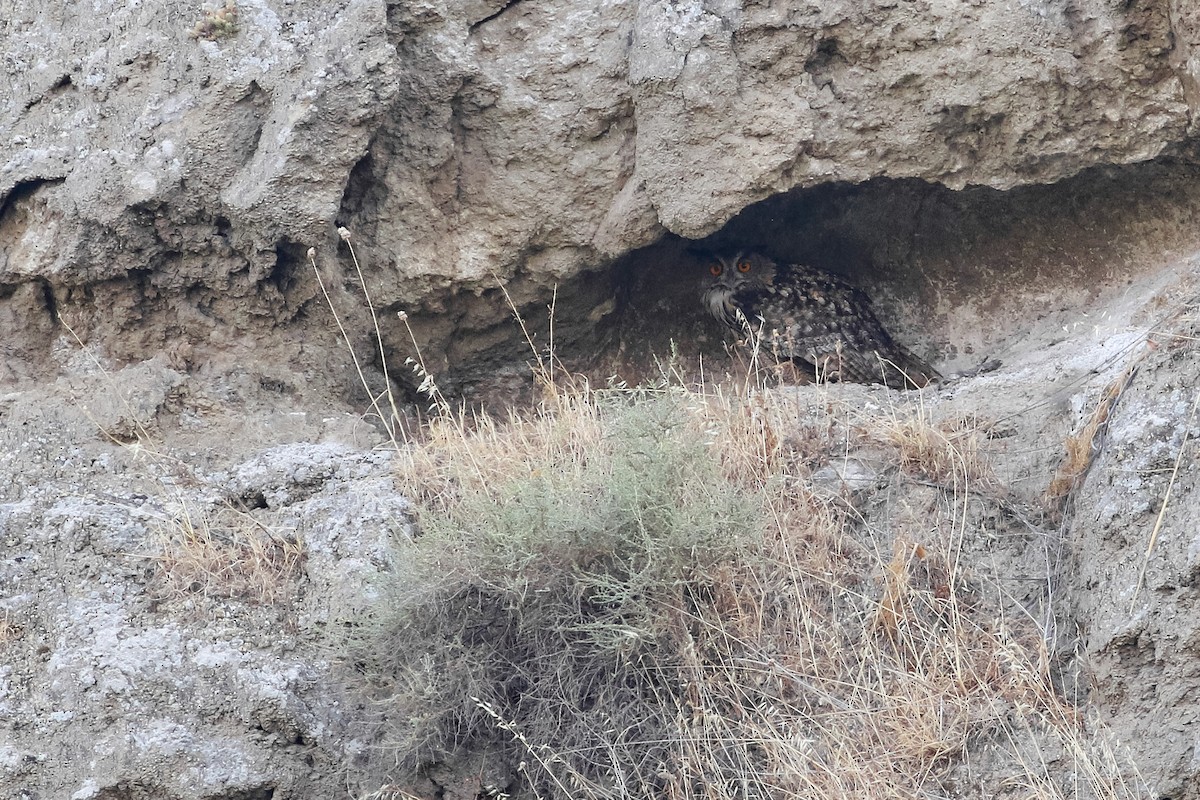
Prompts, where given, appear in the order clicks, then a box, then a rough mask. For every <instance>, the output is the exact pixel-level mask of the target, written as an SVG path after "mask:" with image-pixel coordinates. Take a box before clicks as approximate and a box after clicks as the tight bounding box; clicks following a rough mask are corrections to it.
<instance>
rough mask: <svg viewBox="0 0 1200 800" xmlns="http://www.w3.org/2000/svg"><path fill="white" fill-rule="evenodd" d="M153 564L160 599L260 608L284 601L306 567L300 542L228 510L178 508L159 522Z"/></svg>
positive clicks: (154, 541)
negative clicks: (232, 601)
mask: <svg viewBox="0 0 1200 800" xmlns="http://www.w3.org/2000/svg"><path fill="white" fill-rule="evenodd" d="M151 547H152V552H153V554H152V555H151V558H152V559H153V561H154V563H155V565H156V584H157V588H158V591H159V593H160V594H161V595H164V596H167V597H181V596H187V595H200V596H202V597H205V598H238V599H242V600H246V601H249V602H254V603H260V604H263V605H266V604H270V603H276V602H280V601H283V600H285V599H287V598H288V597H289V596H290V595H291V594H292V592H293V591H294V590H295V586H296V581H297V579H298V578H299V576H300V571H301V568H302V567H303V564H304V558H305V551H304V547H303V545H302V543H301V542H299V541H297V540H296V539H295V538H293V537H289V536H283V535H280V534H278V533H276V532H274V531H271V530H269V529H267V528H266V527H264V526H262V525H261V524H260V523H258V522H257V521H256V520H255V519H254V518H253V517H251V516H250V515H249V514H246V513H244V512H241V511H237V510H235V509H232V508H223V509H219V510H217V511H209V510H206V509H204V510H202V509H197V508H194V507H192V506H190V505H188V504H186V503H183V502H181V503H180V506H179V509H178V510H177V513H175V514H173V515H170V516H165V517H163V518H161V519H160V521H159V525H158V526H157V527H156V529H155V535H154V537H153V539H152V544H151Z"/></svg>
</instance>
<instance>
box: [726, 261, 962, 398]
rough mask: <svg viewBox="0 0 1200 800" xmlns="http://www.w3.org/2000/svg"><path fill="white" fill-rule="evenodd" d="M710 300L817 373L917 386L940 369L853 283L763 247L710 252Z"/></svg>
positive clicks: (769, 348) (779, 355) (761, 342)
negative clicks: (770, 254) (905, 341)
mask: <svg viewBox="0 0 1200 800" xmlns="http://www.w3.org/2000/svg"><path fill="white" fill-rule="evenodd" d="M705 265H706V267H707V268H708V271H709V274H710V276H711V277H709V278H708V279H707V281H706V285H705V289H704V305H705V307H706V308H708V310H709V313H711V314H712V315H713V316H714V317H716V318H717V319H719V320H720V321H721V322H724V323H725V324H726V325H728V326H729V327H730V328H732V329H733V330H734V331H735V332H736V333H737V334H738V335H739V336H747V335H748V336H749V339H750V342H751V343H752V344H754V345H756V346H759V347H761V348H762V350H763V351H765V352H767V353H770V354H771V355H772V356H774V357H775V358H776V359H777V360H778V361H780V362H781V363H782V362H786V361H791V362H793V363H795V364H797V365H798V366H800V367H801V368H803V369H804V370H805V371H806V372H808V373H809V374H810V376H812V377H814V378H815V379H817V380H827V381H852V382H854V383H883V384H886V385H888V386H890V387H892V388H895V389H914V388H920V387H922V386H925V385H927V384H928V383H929V382H930V381H933V380H937V379H938V378H939V377H941V376H939V375H938V373H937V372H936V371H935V370H934V369H933V368H932V367H931V366H929V365H928V364H926V363H925V362H924V361H922V360H921V359H919V358H917V357H916V356H915V355H913V354H912V353H910V352H908V350H906V349H904V348H903V347H901V346H900V345H898V344H896V342H895V341H894V340H893V339H892V337H891V336H890V335H889V334H888V332H887V331H886V330H884V328H883V325H881V324H880V323H879V320H878V319H877V318H876V317H875V312H874V311H872V310H871V301H870V300H868V299H867V296H866V295H865V294H863V292H862V291H861V290H860V289H857V288H855V287H853V286H851V285H850V284H848V283H846V282H845V281H843V280H842V279H841V278H837V277H835V276H833V275H830V274H829V273H826V272H821V271H819V270H816V269H812V268H811V267H804V266H800V265H798V264H788V265H782V266H781V265H779V264H776V263H775V262H774V261H772V260H771V259H769V258H767V257H766V256H763V255H760V254H758V253H749V252H742V253H738V254H736V255H735V256H733V257H727V256H715V255H714V256H707V257H706V259H705Z"/></svg>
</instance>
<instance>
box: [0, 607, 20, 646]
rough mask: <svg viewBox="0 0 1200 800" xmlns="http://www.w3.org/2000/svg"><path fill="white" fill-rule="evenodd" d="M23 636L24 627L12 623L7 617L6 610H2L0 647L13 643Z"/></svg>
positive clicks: (0, 617)
mask: <svg viewBox="0 0 1200 800" xmlns="http://www.w3.org/2000/svg"><path fill="white" fill-rule="evenodd" d="M24 634H25V628H24V626H22V625H20V624H18V623H16V622H14V621H13V620H12V618H11V617H10V616H9V612H8V609H5V610H4V615H3V616H0V645H5V644H8V643H9V642H15V641H16V640H17V639H20V638H21V637H22V636H23V635H24Z"/></svg>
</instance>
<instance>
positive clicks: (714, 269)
mask: <svg viewBox="0 0 1200 800" xmlns="http://www.w3.org/2000/svg"><path fill="white" fill-rule="evenodd" d="M708 271H709V272H711V273H712V275H713V277H714V278H717V277H720V275H721V273H722V272H724V271H725V268H724V267H723V266H721V265H720V264H713V265H712V266H711V267H709V268H708Z"/></svg>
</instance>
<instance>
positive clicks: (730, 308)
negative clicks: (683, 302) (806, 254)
mask: <svg viewBox="0 0 1200 800" xmlns="http://www.w3.org/2000/svg"><path fill="white" fill-rule="evenodd" d="M703 264H704V268H705V269H706V270H707V271H708V275H707V276H705V279H704V305H705V306H706V307H707V308H708V311H709V313H710V314H712V315H713V316H714V317H716V318H717V319H719V320H722V321H723V322H726V323H728V324H731V325H734V324H736V323H735V322H734V321H733V320H735V318H736V313H735V308H734V305H735V303H734V295H735V294H737V293H738V292H742V291H745V290H761V289H766V288H767V287H769V286H771V285H773V284H774V282H775V271H776V264H775V262H774V261H772V260H771V259H769V258H767V257H766V256H764V255H761V254H759V253H751V252H746V251H742V252H738V253H734V254H732V255H720V254H709V255H706V256H705V257H704V259H703Z"/></svg>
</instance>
